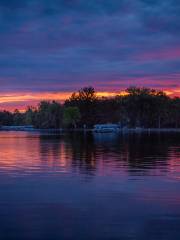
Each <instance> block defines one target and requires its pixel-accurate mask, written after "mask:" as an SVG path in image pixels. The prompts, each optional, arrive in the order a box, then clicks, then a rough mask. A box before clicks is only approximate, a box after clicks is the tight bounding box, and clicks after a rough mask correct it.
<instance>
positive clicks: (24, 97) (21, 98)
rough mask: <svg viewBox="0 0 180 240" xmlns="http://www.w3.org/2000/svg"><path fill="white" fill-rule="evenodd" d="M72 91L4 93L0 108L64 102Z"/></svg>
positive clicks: (107, 94)
mask: <svg viewBox="0 0 180 240" xmlns="http://www.w3.org/2000/svg"><path fill="white" fill-rule="evenodd" d="M164 92H165V93H166V94H167V95H168V96H172V97H175V96H180V89H167V90H164ZM71 94H72V92H52V93H49V92H43V93H21V92H20V93H6V94H1V96H0V110H4V109H6V110H9V111H13V110H14V109H19V110H20V111H24V110H25V109H26V108H27V106H36V105H37V104H38V103H39V102H40V101H42V100H46V101H51V100H55V101H59V102H64V101H65V100H66V99H68V98H69V97H70V96H71ZM96 95H97V96H98V97H115V96H117V95H121V96H125V95H127V93H126V92H125V90H122V91H119V92H108V91H104V92H103V91H99V92H97V93H96Z"/></svg>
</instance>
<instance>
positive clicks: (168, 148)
mask: <svg viewBox="0 0 180 240" xmlns="http://www.w3.org/2000/svg"><path fill="white" fill-rule="evenodd" d="M0 239H2V240H6V239H8V240H10V239H17V240H22V239H23V240H29V239H33V240H34V239H37V240H47V239H48V240H56V239H57V240H63V239H75V240H76V239H77V240H81V239H84V240H89V239H110V240H111V239H112V240H113V239H118V240H119V239H120V240H121V239H122V240H127V239H138V240H141V239H145V240H148V239H152V240H156V239H157V240H161V239H163V240H166V239H168V240H174V239H175V240H176V239H177V240H179V239H180V134H179V135H172V134H171V135H170V134H168V135H166V134H161V135H158V134H153V135H150V136H148V135H141V136H140V135H131V136H117V135H111V134H96V135H86V134H80V133H79V134H74V135H73V134H72V135H71V134H69V135H61V136H55V135H54V136H53V135H47V134H39V133H25V132H0Z"/></svg>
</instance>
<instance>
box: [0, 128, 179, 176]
mask: <svg viewBox="0 0 180 240" xmlns="http://www.w3.org/2000/svg"><path fill="white" fill-rule="evenodd" d="M0 152H1V159H0V171H1V172H6V171H7V172H8V171H24V172H29V173H30V172H31V173H34V172H36V171H37V172H38V171H39V172H41V171H42V172H44V171H51V172H52V173H56V172H71V171H73V172H76V173H82V174H90V175H94V174H95V175H98V174H100V175H101V174H106V171H108V173H111V174H117V173H118V172H120V173H122V172H126V171H127V173H128V174H129V175H136V174H137V175H139V174H142V175H148V174H157V175H158V174H167V173H168V172H172V171H176V173H177V171H178V170H179V157H180V147H179V137H178V136H174V135H166V134H161V135H158V134H153V135H151V136H148V135H126V136H122V135H117V134H114V135H113V134H112V135H111V134H94V135H92V134H85V133H82V134H80V133H78V134H75V133H70V134H64V135H47V134H40V133H34V134H32V133H24V132H22V133H15V132H14V133H13V132H8V133H6V132H1V133H0Z"/></svg>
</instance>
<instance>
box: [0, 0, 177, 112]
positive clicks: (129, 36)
mask: <svg viewBox="0 0 180 240" xmlns="http://www.w3.org/2000/svg"><path fill="white" fill-rule="evenodd" d="M0 18H1V19H0V109H3V108H6V109H10V110H12V109H14V108H19V109H24V108H25V106H26V105H32V104H36V103H37V102H38V101H40V100H42V99H48V100H50V99H56V100H61V101H63V100H64V98H66V97H68V96H69V95H70V94H71V92H73V91H77V90H78V89H79V88H81V87H84V86H89V85H92V86H94V87H95V88H96V90H97V91H98V92H100V93H99V94H100V95H101V94H103V92H105V93H104V94H105V95H108V92H109V93H110V95H112V93H113V92H119V91H121V90H123V89H125V88H126V87H128V86H130V85H137V86H145V87H153V88H158V89H161V90H166V91H167V93H168V94H170V95H179V96H180V1H179V0H88V1H87V0H38V1H37V0H0Z"/></svg>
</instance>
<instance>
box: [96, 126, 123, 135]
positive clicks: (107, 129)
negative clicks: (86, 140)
mask: <svg viewBox="0 0 180 240" xmlns="http://www.w3.org/2000/svg"><path fill="white" fill-rule="evenodd" d="M119 129H120V128H119V125H118V124H96V125H94V129H93V130H94V132H97V133H112V132H118V131H119Z"/></svg>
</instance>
